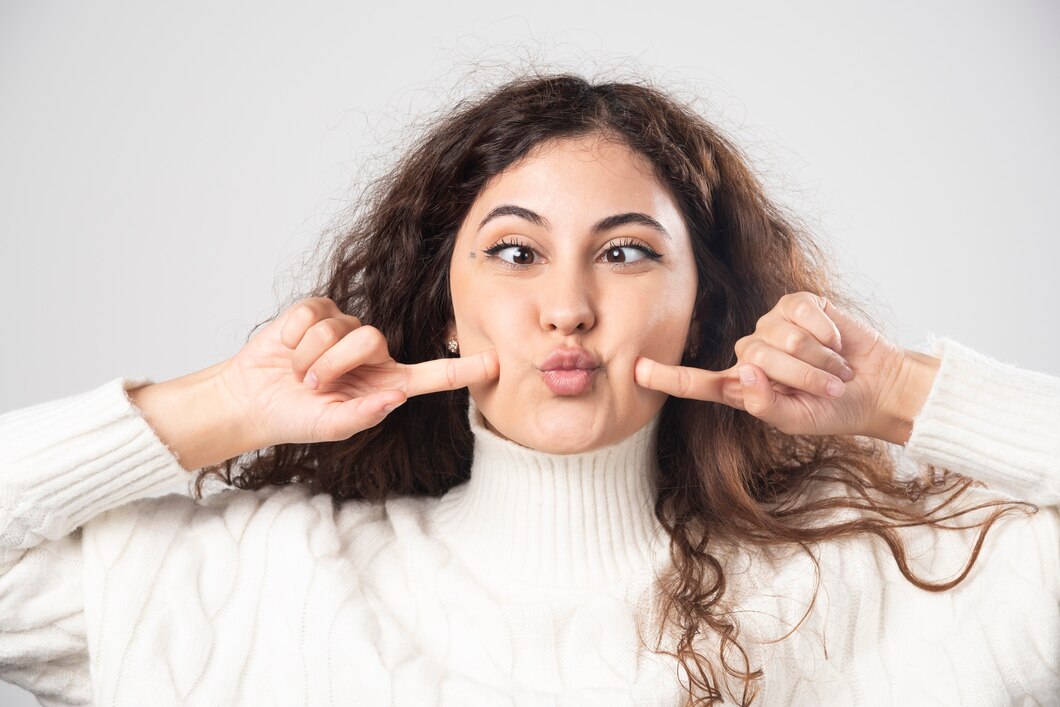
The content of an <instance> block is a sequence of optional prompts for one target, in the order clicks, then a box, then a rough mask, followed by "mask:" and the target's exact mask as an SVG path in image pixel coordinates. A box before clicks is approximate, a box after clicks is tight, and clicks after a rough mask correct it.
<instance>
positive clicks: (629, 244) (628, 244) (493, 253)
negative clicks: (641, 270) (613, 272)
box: [482, 239, 663, 270]
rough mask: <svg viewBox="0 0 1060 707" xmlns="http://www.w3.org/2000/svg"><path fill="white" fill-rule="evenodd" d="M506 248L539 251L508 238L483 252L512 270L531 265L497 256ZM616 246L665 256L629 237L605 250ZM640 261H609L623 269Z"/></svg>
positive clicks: (654, 256) (655, 257) (653, 257)
mask: <svg viewBox="0 0 1060 707" xmlns="http://www.w3.org/2000/svg"><path fill="white" fill-rule="evenodd" d="M505 248H525V249H527V250H529V251H532V252H533V253H535V254H536V253H537V251H536V250H534V249H533V248H532V247H531V246H528V245H527V244H525V243H520V242H518V241H510V240H508V239H504V240H502V241H500V242H498V243H495V244H494V245H492V246H490V247H489V248H487V249H486V250H484V251H482V252H483V253H485V254H486V257H487V258H488V259H490V260H496V261H497V262H498V263H500V264H501V265H503V266H504V267H506V268H508V269H510V270H522V269H524V268H528V267H530V266H529V265H519V264H517V263H509V262H508V261H507V260H504V259H502V258H499V257H497V253H499V252H501V251H502V250H504V249H505ZM616 248H635V249H637V250H639V251H640V252H642V253H644V255H645V257H647V259H648V260H652V261H655V260H659V259H660V258H662V257H663V256H662V254H661V253H657V252H655V251H654V250H653V249H651V248H649V247H648V246H646V245H643V244H641V243H637V242H636V241H633V240H629V239H623V240H620V241H612V242H610V243H608V244H607V247H606V249H605V250H604V252H605V253H606V252H609V251H612V250H614V249H616ZM639 262H640V261H634V262H632V263H608V265H610V266H612V267H614V268H619V269H621V268H624V267H628V266H631V265H636V264H637V263H639Z"/></svg>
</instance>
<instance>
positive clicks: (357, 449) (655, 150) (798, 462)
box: [195, 72, 1037, 705]
mask: <svg viewBox="0 0 1060 707" xmlns="http://www.w3.org/2000/svg"><path fill="white" fill-rule="evenodd" d="M589 134H604V135H607V136H612V137H614V136H617V137H618V138H619V139H621V140H622V141H624V142H625V144H626V145H628V147H630V148H631V149H632V150H633V151H635V152H636V153H639V154H641V155H643V156H644V157H645V158H647V160H648V161H649V162H650V163H651V164H652V165H653V166H654V170H655V174H656V177H657V178H658V179H659V180H660V181H661V182H662V183H663V184H665V185H667V186H668V187H669V188H670V189H671V190H672V193H673V194H674V195H675V197H676V199H677V202H678V205H679V207H680V209H681V212H682V215H683V217H684V220H685V223H686V226H687V229H688V232H689V234H690V236H691V239H692V247H693V252H694V255H695V262H696V267H697V270H698V282H699V292H698V294H697V300H696V311H697V313H698V314H697V320H698V322H699V340H698V351H699V353H698V356H696V358H695V359H694V360H693V361H692V362H691V363H688V362H687V361H686V362H685V363H684V365H695V366H699V367H703V368H705V369H708V370H723V369H726V368H730V367H732V366H733V365H735V364H736V355H735V353H734V346H735V344H736V341H737V339H739V338H740V337H742V336H745V335H746V334H748V333H749V332H752V331H754V329H755V325H756V322H757V320H758V319H759V317H761V316H762V315H764V314H765V313H766V312H768V311H769V310H770V309H772V308H773V306H774V305H775V304H776V303H777V301H778V300H779V299H780V298H781V297H782V296H783V295H784V294H786V293H790V292H798V291H809V292H814V293H818V294H821V295H824V296H825V297H827V298H829V299H830V300H831V301H832V302H834V303H835V304H836V305H838V306H839V307H840V308H844V309H846V310H847V311H849V312H851V313H857V315H859V316H861V317H862V318H863V319H864V320H865V321H866V322H868V323H872V324H874V325H875V326H876V328H877V329H881V327H880V326H879V324H878V323H877V322H875V320H874V318H873V316H872V315H871V313H870V312H869V311H867V310H866V309H865V308H864V307H862V306H860V305H859V304H858V303H857V302H856V301H854V299H853V298H852V297H851V296H849V295H848V294H846V293H844V292H843V291H841V288H840V287H839V286H838V285H837V284H836V282H835V280H836V277H837V276H836V270H835V267H834V266H833V265H832V264H831V262H830V261H829V259H828V258H827V257H825V254H824V253H823V252H822V249H821V247H820V246H819V245H818V244H817V243H815V242H814V240H813V239H811V237H810V236H809V233H808V229H806V228H805V227H803V226H801V225H799V222H798V220H797V219H796V218H794V217H793V216H791V215H790V214H789V212H788V211H787V210H786V209H783V208H781V207H780V206H778V205H777V204H776V203H775V202H773V201H771V200H770V199H769V198H767V196H766V192H765V189H764V188H763V185H762V184H761V183H760V181H759V179H758V178H757V177H756V175H755V174H754V173H753V171H752V170H751V169H750V167H749V159H748V158H747V157H746V156H745V155H744V154H743V153H742V152H741V151H740V150H739V149H738V148H737V146H736V145H735V144H734V143H733V141H732V140H731V139H729V138H727V137H726V136H725V135H723V134H722V133H721V131H720V130H719V129H717V128H716V127H715V126H714V125H712V124H711V123H710V122H709V121H708V120H707V119H706V118H705V117H704V116H703V115H702V114H701V113H700V112H698V111H696V110H695V109H694V108H693V107H692V105H691V104H690V103H688V102H684V101H681V100H678V99H677V98H676V97H675V95H674V94H671V93H670V92H667V91H665V90H662V89H660V88H658V87H657V86H656V84H654V83H653V82H651V81H649V80H647V79H640V80H633V81H625V82H599V83H594V82H591V81H590V80H588V79H586V78H583V77H582V76H579V75H576V74H572V73H568V72H563V73H541V72H529V73H527V74H526V75H522V76H518V77H516V78H514V79H512V80H509V81H506V82H505V83H503V85H500V86H499V87H495V88H492V89H490V90H487V91H486V92H485V93H484V94H483V95H480V96H478V97H477V98H476V99H475V100H465V101H462V102H460V103H459V104H457V105H456V106H455V107H454V108H453V109H451V110H449V111H448V112H446V113H444V114H443V115H441V116H440V117H439V118H438V119H437V120H436V121H435V122H434V123H433V124H431V125H429V130H426V131H425V132H424V134H422V135H421V136H419V137H418V138H417V139H416V140H415V141H414V143H413V144H412V146H411V147H410V148H409V149H408V151H407V152H406V153H405V154H404V155H403V156H402V157H401V159H399V160H398V161H397V162H396V165H395V166H393V168H392V169H391V170H390V171H389V172H387V173H385V174H384V175H383V176H382V177H379V178H378V179H376V180H374V181H373V182H372V183H371V185H370V186H371V188H370V189H367V190H366V191H365V192H364V193H363V194H362V196H363V198H362V199H361V200H360V203H358V204H357V205H356V207H355V209H356V210H355V211H354V212H353V216H352V217H351V218H349V219H348V220H347V225H344V226H343V227H342V228H343V231H342V232H341V233H340V234H339V237H338V238H335V239H334V241H333V244H332V248H331V252H330V254H329V259H328V263H327V266H326V271H325V272H324V273H323V279H322V281H320V283H319V284H318V285H317V286H316V287H315V289H313V290H312V291H311V292H309V293H305V294H304V295H303V296H319V297H328V298H330V299H332V300H334V301H335V303H336V304H337V305H338V307H339V309H340V310H342V311H343V312H345V313H348V314H353V315H355V316H357V317H359V318H360V320H361V321H362V322H363V323H365V324H371V325H372V326H375V327H376V328H378V329H379V330H380V331H381V332H382V333H383V334H384V335H385V337H386V340H387V342H388V344H389V350H390V353H391V355H392V356H393V357H394V358H395V359H396V360H398V361H401V362H403V363H417V362H421V361H427V360H432V359H438V358H443V357H445V356H447V355H449V354H448V352H447V351H446V348H445V341H444V339H445V333H446V329H447V326H448V325H449V324H450V323H451V322H452V320H453V309H452V301H451V299H450V292H449V281H448V273H449V264H450V258H451V255H452V249H453V244H454V240H455V237H456V233H457V231H458V229H459V227H460V224H461V223H462V221H463V220H464V217H465V215H466V214H467V213H468V211H469V209H470V207H471V205H472V202H473V201H474V200H475V198H476V196H477V195H478V194H479V192H480V190H481V189H482V188H483V186H484V185H485V184H486V183H487V182H488V181H489V180H490V179H491V178H493V177H494V176H496V175H498V174H500V173H501V172H503V171H504V170H505V169H506V168H508V167H509V166H511V165H513V164H514V163H515V162H517V161H518V160H519V159H520V158H522V157H523V156H525V155H526V154H527V153H528V152H529V151H530V150H531V149H532V148H534V147H535V146H537V145H539V144H541V143H543V142H544V141H549V140H558V139H563V138H574V137H581V136H585V135H589ZM274 316H276V315H274ZM267 321H268V320H267ZM265 323H266V322H261V323H260V324H259V325H258V326H259V327H260V326H262V325H263V324H265ZM467 410H468V390H467V389H466V388H461V389H459V390H455V391H450V392H441V393H435V394H430V395H422V396H416V397H413V398H410V399H409V400H408V401H407V402H406V403H405V404H404V405H402V406H401V407H399V408H397V410H396V411H394V412H393V413H391V414H390V415H389V416H388V417H386V418H385V419H384V420H383V421H382V422H381V423H379V424H378V425H376V426H374V427H371V428H369V429H366V430H364V431H362V432H359V433H357V434H355V435H353V436H352V437H350V438H349V439H346V440H342V441H337V442H323V443H316V444H288V445H277V446H273V447H268V448H266V449H264V450H258V451H257V452H255V453H254V454H253V458H250V455H247V458H244V459H242V462H241V463H240V464H237V462H240V459H241V458H239V457H237V458H234V459H229V460H227V461H225V462H222V463H220V464H216V465H213V466H210V467H207V468H204V469H202V470H201V471H200V472H199V475H198V478H197V479H196V484H195V491H196V495H197V496H198V497H199V498H201V497H202V484H203V481H204V479H205V478H206V477H207V476H210V475H213V476H216V477H217V478H220V479H222V480H223V481H224V482H225V483H226V484H228V485H230V486H235V487H237V488H241V489H257V488H261V487H264V486H266V485H270V484H276V485H282V484H289V483H302V484H307V485H308V486H309V488H310V489H311V490H312V492H313V493H326V494H330V495H331V496H332V498H333V499H334V500H335V502H336V503H338V502H340V501H342V500H345V499H364V500H368V501H382V500H385V499H387V498H388V497H391V496H398V495H428V496H440V495H442V494H444V493H445V492H447V491H448V490H449V489H451V488H453V487H454V486H456V485H458V484H461V483H464V482H466V481H467V480H468V479H469V478H470V468H471V455H472V448H473V445H472V443H473V440H472V435H471V430H470V427H469V423H468V419H467ZM656 449H657V452H658V462H659V471H660V474H661V477H660V478H659V479H657V483H656V488H657V489H658V496H657V499H656V503H655V507H654V511H655V515H656V517H657V518H658V520H659V522H660V523H661V524H662V526H663V528H665V530H666V532H667V533H669V536H670V548H669V549H670V558H671V560H672V562H671V564H670V566H669V567H668V569H667V571H666V572H665V573H664V574H663V575H662V576H660V577H659V578H658V582H657V584H656V585H655V587H654V588H655V592H654V593H653V599H654V600H655V601H656V602H657V603H656V605H655V606H656V607H657V608H658V609H659V611H660V616H661V617H662V620H661V621H660V622H659V623H658V625H657V626H658V629H659V632H658V636H657V638H656V640H655V641H654V646H653V647H652V650H656V651H659V652H660V653H662V654H665V655H669V656H671V657H674V658H676V659H677V660H678V661H679V663H680V666H681V667H682V668H683V669H684V672H685V673H686V674H687V676H688V684H687V686H684V687H685V689H686V691H687V693H688V703H689V704H716V703H718V702H721V701H724V699H725V698H724V697H723V695H722V692H721V688H722V680H724V681H725V687H726V689H727V691H728V692H729V694H730V695H731V696H732V697H733V699H735V700H737V701H738V703H739V704H741V705H748V704H750V703H751V702H752V701H753V700H754V698H755V696H756V695H757V694H758V691H759V689H760V685H759V684H758V682H757V681H758V679H759V678H761V677H762V676H763V671H762V670H761V669H760V668H759V669H752V667H751V665H750V661H749V658H748V654H747V652H746V651H745V650H744V648H743V647H742V646H741V645H740V643H739V642H738V641H737V637H738V634H739V623H738V621H737V619H736V616H735V615H734V614H733V612H732V611H731V610H730V609H731V607H729V606H728V604H727V602H723V601H722V598H723V595H725V592H726V586H727V577H726V573H725V571H724V562H723V560H724V556H725V555H724V548H725V545H726V544H730V543H731V544H735V545H739V546H741V547H750V548H777V547H787V548H789V549H792V550H795V551H797V550H799V549H801V550H802V551H805V552H806V553H808V554H810V556H811V557H813V554H812V553H811V551H810V548H809V545H810V544H813V543H820V542H823V541H829V540H833V539H837V538H843V537H850V536H855V535H862V534H873V535H876V536H878V537H879V538H881V539H882V540H883V541H884V542H886V544H887V545H888V546H889V548H890V550H891V552H892V553H893V556H894V559H895V561H896V563H897V565H898V567H899V569H900V570H901V572H902V574H903V575H904V576H905V577H906V578H907V579H908V580H909V581H910V582H912V583H913V584H915V585H916V586H918V587H921V588H923V589H925V590H930V591H944V590H947V589H949V588H951V587H953V586H955V585H956V584H958V583H959V582H960V581H962V580H963V579H964V578H965V577H966V576H967V574H968V572H969V571H970V570H971V567H972V565H973V564H974V562H975V560H976V558H977V557H978V554H979V550H980V548H981V546H982V543H983V540H984V538H985V535H986V532H987V531H988V530H989V528H990V526H991V525H993V523H994V522H995V520H996V519H997V518H998V517H999V516H1001V515H1002V514H1004V513H1006V512H1008V511H1010V510H1014V509H1016V508H1017V507H1027V508H1029V509H1032V510H1033V511H1037V507H1036V506H1034V505H1033V504H1028V503H1023V502H1013V501H1004V500H994V501H993V502H991V503H986V504H981V505H977V506H973V507H968V508H964V509H963V510H960V511H958V512H955V513H951V514H949V515H943V511H945V510H946V509H947V507H948V506H950V505H951V503H952V502H953V501H954V500H955V499H956V498H958V497H959V496H960V495H961V494H962V493H964V492H965V490H966V489H967V488H968V487H969V485H971V484H972V483H974V482H973V481H971V480H970V479H967V478H965V477H963V476H961V475H959V474H955V473H949V472H948V471H946V470H937V471H939V472H942V473H940V474H936V476H935V477H934V481H931V480H929V479H928V477H926V476H925V477H924V478H918V477H916V476H915V475H914V476H913V477H911V478H909V479H908V480H906V481H900V480H898V475H896V474H895V472H896V461H895V459H894V458H893V457H892V455H891V452H890V450H889V449H888V448H887V443H885V442H882V441H880V440H876V439H871V438H868V437H858V436H791V435H786V434H783V433H781V432H780V431H778V430H776V429H773V428H772V427H771V426H770V425H768V424H765V423H764V422H763V421H762V420H759V419H757V418H755V417H753V416H752V415H749V414H747V413H745V412H743V411H741V410H737V409H735V408H731V407H728V406H725V405H719V404H712V403H706V402H700V401H695V400H687V399H681V398H676V397H670V398H668V399H667V401H666V403H665V404H664V406H663V409H662V416H661V420H660V424H659V427H658V433H657V439H656ZM237 465H238V466H240V474H239V475H238V476H236V477H233V473H232V472H233V468H234V467H236V466H237ZM222 467H223V468H224V471H223V472H222V471H221V469H222ZM928 471H933V470H931V469H929V470H928ZM826 488H834V489H839V491H838V492H836V493H825V492H824V489H826ZM939 494H949V496H948V497H947V498H946V499H945V500H944V501H943V502H941V503H939V504H937V505H935V506H933V507H930V508H929V507H928V506H929V504H928V501H929V500H930V498H929V497H931V496H935V495H939ZM982 508H993V510H992V512H991V513H990V515H989V516H988V517H987V518H986V519H985V520H984V521H982V522H981V523H980V524H978V527H979V534H978V537H977V541H976V543H975V546H974V549H973V551H972V554H971V557H970V559H969V560H968V562H967V564H966V565H965V567H964V569H963V571H962V572H961V573H960V575H959V576H957V577H956V578H954V579H952V580H950V581H947V582H941V583H932V582H929V581H926V580H924V579H921V578H919V577H917V576H915V575H914V574H913V572H912V571H911V569H910V566H909V564H908V562H907V559H906V549H905V546H904V542H903V541H902V540H901V538H900V536H899V534H898V533H897V532H896V529H897V528H901V527H908V526H914V525H934V526H937V527H939V528H943V527H947V528H948V527H949V526H943V525H942V522H943V521H945V520H947V519H949V518H952V517H955V516H959V515H963V514H965V513H969V512H971V511H973V510H978V509H982ZM837 509H848V510H853V511H856V512H857V515H856V517H854V518H846V519H843V520H839V519H837V516H835V515H833V513H834V511H836V510H837ZM951 510H952V509H951ZM964 527H966V528H967V527H975V525H972V526H964ZM814 562H815V564H816V558H814ZM819 578H820V573H819V571H818V581H819ZM814 597H815V598H816V593H815V595H814ZM811 607H812V603H811ZM808 612H809V610H807V614H806V615H808ZM806 615H804V616H803V619H805V616H806ZM800 624H801V621H800ZM796 628H797V626H796ZM793 630H794V629H793ZM789 633H790V632H789ZM664 634H668V635H669V638H670V639H671V640H672V641H674V643H669V644H667V645H666V646H664V645H663V636H664ZM708 634H709V635H710V636H711V637H712V638H713V640H715V641H720V647H719V654H718V660H719V662H720V667H721V668H722V670H723V671H724V672H723V674H721V677H720V678H719V673H718V672H717V670H716V667H715V665H714V663H713V662H712V661H711V660H710V659H708V658H707V657H706V656H705V655H703V654H702V653H701V651H700V650H698V649H697V636H700V637H702V636H706V635H708ZM782 638H783V637H782ZM642 640H643V635H642ZM778 640H779V639H778ZM733 651H735V653H736V654H737V655H738V658H737V659H736V660H735V661H733V660H730V655H731V654H732V653H733ZM733 663H736V664H733ZM726 676H731V677H732V678H735V679H736V680H737V681H738V682H737V683H736V686H735V687H732V686H730V685H729V678H727V677H726ZM736 693H739V695H738V696H737V694H736Z"/></svg>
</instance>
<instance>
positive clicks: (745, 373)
mask: <svg viewBox="0 0 1060 707" xmlns="http://www.w3.org/2000/svg"><path fill="white" fill-rule="evenodd" d="M736 372H737V373H738V374H739V375H740V380H741V381H743V384H744V385H754V382H755V372H754V369H753V368H750V367H748V366H740V367H739V368H737V369H736Z"/></svg>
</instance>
